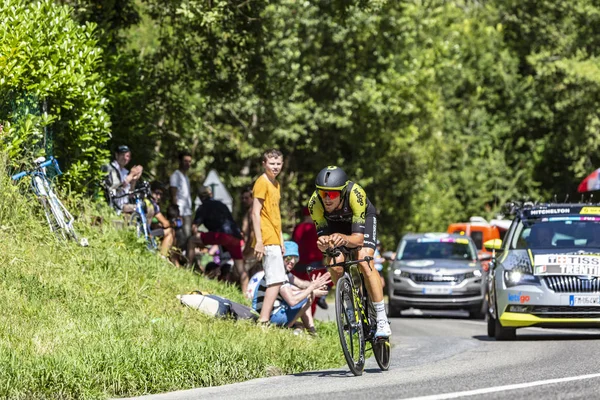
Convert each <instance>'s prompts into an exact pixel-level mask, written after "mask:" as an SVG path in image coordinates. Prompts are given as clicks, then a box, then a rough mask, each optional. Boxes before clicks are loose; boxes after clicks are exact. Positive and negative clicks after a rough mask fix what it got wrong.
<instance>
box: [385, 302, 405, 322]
mask: <svg viewBox="0 0 600 400" xmlns="http://www.w3.org/2000/svg"><path fill="white" fill-rule="evenodd" d="M387 315H388V317H390V318H398V317H401V316H402V307H399V306H396V305H394V303H392V302H391V301H389V302H388V313H387Z"/></svg>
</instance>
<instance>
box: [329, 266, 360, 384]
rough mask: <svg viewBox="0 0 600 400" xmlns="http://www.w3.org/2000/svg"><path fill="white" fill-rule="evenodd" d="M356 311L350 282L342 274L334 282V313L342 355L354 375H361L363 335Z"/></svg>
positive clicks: (346, 276)
mask: <svg viewBox="0 0 600 400" xmlns="http://www.w3.org/2000/svg"><path fill="white" fill-rule="evenodd" d="M358 312H359V310H357V308H356V304H355V303H354V294H353V290H352V283H351V282H350V279H349V277H348V275H344V276H342V277H341V278H340V279H339V280H338V281H337V283H336V289H335V314H336V321H337V326H338V333H339V335H340V344H341V345H342V350H343V352H344V357H345V358H346V362H347V363H348V367H349V368H350V371H352V373H353V374H354V375H356V376H359V375H362V373H363V370H364V367H365V336H364V332H363V329H362V326H361V321H360V320H359V319H358V318H357V315H358Z"/></svg>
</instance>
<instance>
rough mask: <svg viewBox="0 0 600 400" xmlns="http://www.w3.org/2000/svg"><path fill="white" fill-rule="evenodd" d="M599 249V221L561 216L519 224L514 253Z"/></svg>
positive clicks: (514, 237)
mask: <svg viewBox="0 0 600 400" xmlns="http://www.w3.org/2000/svg"><path fill="white" fill-rule="evenodd" d="M565 247H569V248H573V247H580V248H596V249H598V248H600V218H599V217H581V216H564V217H549V218H538V219H527V220H523V221H521V222H519V224H518V225H517V227H516V230H515V234H514V236H513V240H512V243H511V248H513V249H527V248H529V249H553V248H565Z"/></svg>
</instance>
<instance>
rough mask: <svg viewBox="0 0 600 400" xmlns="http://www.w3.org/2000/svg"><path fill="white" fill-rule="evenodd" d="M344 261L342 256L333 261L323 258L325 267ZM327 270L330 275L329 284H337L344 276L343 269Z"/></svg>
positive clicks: (330, 258) (331, 258)
mask: <svg viewBox="0 0 600 400" xmlns="http://www.w3.org/2000/svg"><path fill="white" fill-rule="evenodd" d="M344 260H345V257H344V255H343V254H340V255H339V256H337V257H336V258H335V259H334V258H333V257H325V265H331V264H336V263H340V262H343V261H344ZM327 270H328V271H329V273H330V274H331V282H333V284H334V285H335V284H336V283H337V281H338V279H340V278H341V277H342V275H344V267H328V268H327Z"/></svg>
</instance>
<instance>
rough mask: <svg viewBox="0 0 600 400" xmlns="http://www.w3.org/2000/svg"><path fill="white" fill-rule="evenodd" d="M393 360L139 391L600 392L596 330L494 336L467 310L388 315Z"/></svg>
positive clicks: (293, 394)
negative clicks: (359, 367)
mask: <svg viewBox="0 0 600 400" xmlns="http://www.w3.org/2000/svg"><path fill="white" fill-rule="evenodd" d="M391 322H392V330H393V336H392V345H393V349H392V362H391V365H390V370H389V371H387V372H381V371H380V370H379V368H378V367H377V364H376V363H375V360H373V359H371V360H369V361H368V362H367V366H366V368H365V373H364V374H363V376H360V377H355V376H353V375H352V374H351V373H350V372H348V369H347V367H342V368H339V369H333V370H327V371H313V372H305V373H301V374H296V375H287V376H277V377H272V378H263V379H255V380H252V381H248V382H243V383H239V384H233V385H226V386H220V387H210V388H202V389H193V390H186V391H181V392H173V393H168V394H161V395H153V396H145V397H141V398H143V399H152V400H159V399H160V400H182V399H211V398H215V399H260V400H264V399H279V398H286V399H290V398H291V399H295V398H298V399H300V398H307V397H308V396H310V398H315V399H325V398H326V399H327V400H333V399H347V398H352V399H369V400H375V399H412V400H415V399H419V400H425V399H427V400H438V399H454V398H465V399H511V400H514V399H520V398H524V399H538V398H544V399H595V398H600V370H599V369H600V368H599V363H598V356H600V330H570V329H560V330H548V329H540V328H527V329H523V330H518V331H517V340H516V341H514V342H496V341H494V340H490V339H489V338H488V337H487V335H486V324H485V322H483V321H471V320H468V319H467V318H466V314H464V315H463V314H461V313H460V312H457V313H435V314H428V313H421V312H419V311H418V310H417V311H416V312H413V313H412V315H410V316H407V317H403V318H396V319H392V320H391Z"/></svg>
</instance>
